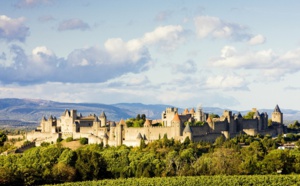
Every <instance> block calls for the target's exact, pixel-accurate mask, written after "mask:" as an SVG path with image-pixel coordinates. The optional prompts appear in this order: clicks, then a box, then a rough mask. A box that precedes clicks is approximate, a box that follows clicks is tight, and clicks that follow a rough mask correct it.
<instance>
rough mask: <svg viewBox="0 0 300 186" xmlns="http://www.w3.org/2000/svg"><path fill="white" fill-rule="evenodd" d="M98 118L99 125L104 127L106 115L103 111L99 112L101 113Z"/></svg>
mask: <svg viewBox="0 0 300 186" xmlns="http://www.w3.org/2000/svg"><path fill="white" fill-rule="evenodd" d="M99 119H100V124H101V127H105V126H106V115H105V113H104V112H102V113H101V115H100V116H99Z"/></svg>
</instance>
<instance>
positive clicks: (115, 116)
mask: <svg viewBox="0 0 300 186" xmlns="http://www.w3.org/2000/svg"><path fill="white" fill-rule="evenodd" d="M167 107H172V106H171V105H162V104H151V105H147V104H142V103H118V104H111V105H108V104H101V103H62V102H54V101H48V100H35V99H0V124H1V125H2V126H3V125H4V124H5V125H9V126H18V125H27V124H30V125H38V123H39V121H40V120H41V119H42V117H43V116H46V118H48V117H49V116H50V115H52V116H56V117H60V116H61V114H62V113H63V112H64V111H65V110H66V109H76V110H77V112H78V113H82V115H88V114H96V115H100V114H101V113H102V112H103V111H104V112H105V113H106V116H107V118H108V120H113V121H119V120H120V119H127V118H130V117H136V115H137V114H146V116H147V118H150V119H160V118H161V113H162V111H164V110H165V109H166V108H167ZM189 109H190V108H189ZM195 109H196V108H195ZM202 109H203V111H204V112H206V113H215V114H219V115H222V113H223V111H224V109H222V108H216V107H203V108H202ZM182 111H183V108H179V112H182ZM259 111H260V112H267V113H268V114H269V118H270V117H271V113H272V112H273V109H262V110H259ZM281 111H282V112H283V113H284V120H285V121H286V122H287V123H288V122H290V121H293V120H298V119H300V111H298V110H290V109H282V110H281ZM240 112H241V114H242V115H245V114H246V113H247V112H249V110H248V111H240ZM232 113H238V111H235V110H232Z"/></svg>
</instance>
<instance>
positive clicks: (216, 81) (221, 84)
mask: <svg viewBox="0 0 300 186" xmlns="http://www.w3.org/2000/svg"><path fill="white" fill-rule="evenodd" d="M206 87H208V88H213V89H216V88H217V89H224V90H249V89H248V87H247V83H246V81H245V79H244V78H243V77H240V76H236V75H228V76H224V75H218V76H211V77H208V78H207V80H206Z"/></svg>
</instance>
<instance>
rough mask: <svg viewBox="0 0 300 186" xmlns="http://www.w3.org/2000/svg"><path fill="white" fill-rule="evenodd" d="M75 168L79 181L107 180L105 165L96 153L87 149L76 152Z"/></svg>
mask: <svg viewBox="0 0 300 186" xmlns="http://www.w3.org/2000/svg"><path fill="white" fill-rule="evenodd" d="M76 154H77V160H76V164H75V168H76V170H77V172H78V173H79V176H80V177H79V180H98V179H103V178H108V173H107V171H106V170H107V164H106V162H105V160H104V158H103V157H102V156H101V154H99V153H98V152H95V151H91V150H88V149H80V150H77V151H76Z"/></svg>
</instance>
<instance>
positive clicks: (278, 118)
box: [272, 105, 283, 124]
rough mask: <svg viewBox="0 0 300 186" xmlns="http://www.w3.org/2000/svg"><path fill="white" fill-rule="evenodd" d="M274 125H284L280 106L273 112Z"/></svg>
mask: <svg viewBox="0 0 300 186" xmlns="http://www.w3.org/2000/svg"><path fill="white" fill-rule="evenodd" d="M272 123H276V124H283V115H282V112H281V111H280V108H279V106H278V105H276V107H275V109H274V111H273V112H272Z"/></svg>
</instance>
